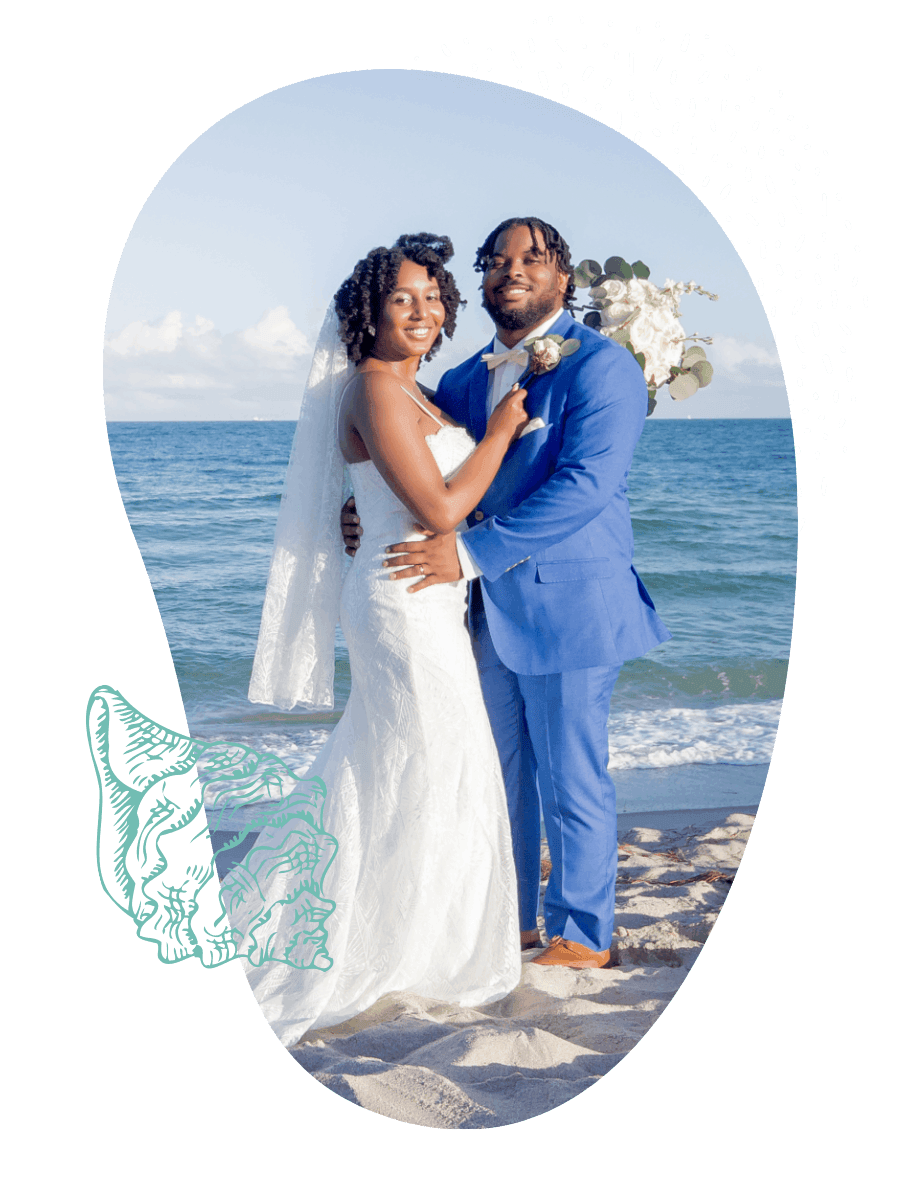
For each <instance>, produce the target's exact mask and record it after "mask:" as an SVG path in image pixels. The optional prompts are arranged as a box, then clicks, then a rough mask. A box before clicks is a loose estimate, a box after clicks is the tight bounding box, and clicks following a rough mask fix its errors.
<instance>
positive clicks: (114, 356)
mask: <svg viewBox="0 0 900 1200" xmlns="http://www.w3.org/2000/svg"><path fill="white" fill-rule="evenodd" d="M532 214H534V215H538V216H543V217H545V218H546V219H548V220H550V221H551V222H552V223H553V224H554V225H556V226H557V227H558V228H559V229H560V231H561V232H562V233H563V235H564V236H565V237H566V239H567V240H568V241H569V244H570V246H571V248H572V253H573V256H574V259H575V261H576V262H577V261H579V260H580V259H582V258H587V257H591V258H597V259H599V260H600V261H603V260H604V259H605V258H607V257H609V256H610V255H612V254H621V255H622V256H623V257H625V258H626V259H628V260H634V259H636V258H641V259H642V260H643V261H644V262H646V263H647V264H648V265H649V267H650V268H651V279H652V280H653V281H654V282H656V283H658V284H660V285H662V284H663V283H664V281H665V279H666V278H673V279H676V280H685V281H687V280H689V279H694V280H696V281H697V282H698V283H700V284H701V285H702V286H704V287H705V288H707V289H708V290H710V291H712V292H715V293H717V294H718V296H719V300H718V301H717V302H715V303H713V302H711V301H709V300H707V299H706V298H704V297H698V296H690V297H686V298H685V300H684V301H683V302H682V313H683V317H682V323H683V325H684V327H685V330H686V332H687V333H689V334H690V333H693V332H695V331H696V332H699V333H702V334H708V335H713V336H714V338H715V342H714V344H713V345H712V346H711V347H708V348H707V353H708V355H709V358H710V361H711V362H712V363H713V364H714V366H715V367H716V377H715V379H714V381H713V384H712V386H710V387H709V388H706V389H703V390H701V391H700V392H699V393H697V394H696V396H694V397H693V398H691V399H690V400H687V401H683V402H681V403H679V404H676V403H675V402H674V401H672V400H671V399H670V398H669V396H668V390H667V389H663V390H662V391H661V392H660V395H659V401H660V402H659V406H658V408H657V412H656V415H655V416H654V420H657V419H660V418H668V417H706V416H716V417H718V416H736V417H771V416H787V415H788V407H787V397H786V393H785V390H784V386H783V382H782V376H781V371H780V367H779V363H778V358H777V354H776V350H775V344H774V341H773V339H772V335H771V331H770V329H769V324H768V321H767V320H766V315H765V312H764V311H763V308H762V305H761V304H760V301H759V298H758V296H757V293H756V290H755V288H754V286H753V283H752V281H751V280H750V277H749V275H748V274H747V272H746V270H745V269H744V266H743V264H742V262H741V260H740V258H739V257H738V255H737V254H736V253H735V251H734V249H733V247H732V245H731V243H730V242H729V240H728V238H727V237H726V235H725V233H724V232H723V231H722V229H721V228H720V227H719V225H718V224H717V223H716V221H715V220H714V219H713V218H712V216H711V215H710V214H709V212H708V211H707V209H706V208H705V207H704V206H703V205H702V204H701V203H700V201H699V200H698V199H697V198H696V196H695V195H694V194H693V193H692V192H691V191H690V190H689V189H688V188H686V187H685V186H684V185H683V184H682V183H681V182H680V180H679V179H678V178H677V177H676V176H674V175H673V174H672V173H671V172H670V171H669V170H668V169H667V168H666V167H664V166H663V165H662V164H661V163H660V162H659V161H658V160H656V159H655V158H653V157H652V156H651V155H649V154H648V153H646V152H645V151H644V150H642V149H641V148H640V147H638V146H636V145H635V144H634V143H633V142H631V141H629V140H628V139H627V138H625V137H623V136H622V135H621V134H618V133H616V132H614V131H613V130H611V129H609V128H608V127H607V126H605V125H602V124H600V123H599V122H597V121H594V120H592V119H591V118H590V117H587V116H585V115H583V114H581V113H579V112H576V111H575V110H573V109H570V108H566V107H564V106H562V105H559V104H556V103H553V102H551V101H549V100H545V99H542V98H540V97H538V96H535V95H533V94H531V93H528V92H525V91H517V90H514V89H512V88H508V87H502V86H500V85H496V84H492V83H485V82H481V81H478V80H474V79H470V78H466V77H463V76H455V75H442V74H435V73H430V72H419V71H395V70H377V71H361V72H353V73H348V74H340V75H329V76H325V77H322V78H319V79H313V80H308V81H305V82H302V83H298V84H295V85H292V86H290V87H286V88H282V89H280V90H278V91H275V92H271V93H269V94H268V95H266V96H263V97H261V98H260V99H258V100H255V101H254V102H252V103H250V104H247V105H245V106H244V107H242V108H239V109H237V110H236V111H235V112H233V113H231V114H230V115H229V116H227V117H225V118H224V119H222V120H221V121H219V122H218V123H217V124H215V125H214V126H212V128H210V129H209V130H208V131H207V132H206V133H205V134H204V135H203V136H201V137H200V138H198V139H197V141H195V142H194V143H193V144H192V145H191V146H189V147H188V148H187V149H186V150H185V151H184V153H183V154H182V155H181V156H180V157H179V158H178V159H177V161H176V162H175V163H173V165H172V166H171V168H170V169H169V170H168V171H167V172H166V174H165V175H164V177H163V178H162V179H161V180H160V182H159V184H158V185H157V187H156V188H155V189H154V191H153V193H152V194H151V195H150V197H149V198H148V199H147V202H146V204H145V205H144V207H143V209H142V210H141V212H140V214H139V215H138V217H137V219H136V221H135V224H134V227H133V229H132V232H131V235H130V237H129V239H128V241H127V243H126V245H125V247H124V249H123V253H122V258H121V261H120V264H119V268H118V271H117V274H116V278H115V282H114V285H113V288H112V293H111V296H110V304H109V313H108V321H107V352H106V396H107V415H108V416H109V418H110V419H113V420H178V419H191V420H216V419H230V420H234V419H249V418H251V417H267V418H273V417H274V418H281V419H292V418H293V417H294V416H295V414H296V408H297V404H298V401H299V394H300V389H301V388H302V383H303V380H304V378H305V374H306V370H307V369H308V366H309V352H310V350H311V347H312V345H313V344H314V343H315V337H316V332H317V330H318V326H319V324H320V322H321V318H322V314H323V312H324V309H325V307H326V305H327V303H328V301H329V299H330V298H331V296H332V295H333V293H334V292H335V290H336V289H337V287H338V285H339V284H340V282H341V280H342V279H343V278H344V277H345V276H346V275H348V274H349V273H350V271H351V270H352V268H353V266H354V264H355V262H356V261H357V259H358V258H360V257H362V256H363V255H364V254H365V253H366V252H367V251H368V250H369V249H370V248H371V247H372V246H374V245H379V244H390V243H391V242H392V241H393V240H394V239H395V238H396V237H397V235H398V234H400V233H404V232H416V231H418V230H428V231H429V232H434V233H447V234H449V235H450V236H451V237H452V239H453V242H454V245H455V247H456V257H455V259H454V260H453V263H452V264H451V265H452V268H453V270H454V272H455V274H456V277H457V281H458V283H459V287H460V291H461V292H462V295H463V296H464V297H466V298H467V299H468V301H469V304H468V307H467V309H466V310H465V311H464V313H463V315H462V316H461V319H460V321H459V326H458V330H457V334H456V337H455V338H454V341H453V343H447V342H446V341H445V348H444V350H442V352H441V353H440V354H439V355H438V356H437V358H436V359H435V360H434V362H433V363H431V364H429V365H428V366H427V367H426V368H424V369H423V372H422V379H423V381H425V382H427V383H434V382H436V380H437V378H438V377H439V375H440V373H441V372H442V371H443V370H446V369H447V368H448V367H449V366H452V365H454V364H455V363H457V362H459V361H461V360H462V359H463V358H465V357H467V356H468V355H469V354H471V353H473V352H474V351H475V350H477V349H479V348H480V347H481V346H482V345H484V343H485V342H487V341H488V340H489V338H490V336H491V332H492V327H491V324H490V321H489V320H488V318H487V315H486V314H485V313H484V311H483V310H482V309H481V306H480V294H479V292H478V282H479V280H478V277H477V276H476V275H475V273H474V271H473V270H472V266H471V264H472V261H473V258H474V250H475V248H476V246H477V245H478V244H479V243H480V242H481V241H482V239H483V237H484V235H485V234H486V233H487V232H488V230H490V229H491V228H492V227H493V226H494V225H495V224H497V223H498V222H499V221H500V220H502V219H503V218H505V217H507V216H511V215H532ZM581 295H584V296H585V297H586V293H581Z"/></svg>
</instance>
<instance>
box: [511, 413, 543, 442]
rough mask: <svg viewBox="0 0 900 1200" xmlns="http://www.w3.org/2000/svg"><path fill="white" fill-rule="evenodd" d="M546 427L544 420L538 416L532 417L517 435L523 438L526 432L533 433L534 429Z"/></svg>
mask: <svg viewBox="0 0 900 1200" xmlns="http://www.w3.org/2000/svg"><path fill="white" fill-rule="evenodd" d="M546 428H547V426H546V423H545V422H544V421H542V420H541V418H540V417H532V418H531V420H530V421H529V422H528V424H527V425H526V426H525V428H524V429H523V430H522V432H521V433H520V434H519V437H520V438H523V437H524V436H525V434H526V433H534V431H535V430H536V429H546ZM516 440H518V439H516Z"/></svg>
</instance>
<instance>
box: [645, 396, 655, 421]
mask: <svg viewBox="0 0 900 1200" xmlns="http://www.w3.org/2000/svg"><path fill="white" fill-rule="evenodd" d="M654 408H656V392H648V393H647V416H648V417H652V416H653V410H654Z"/></svg>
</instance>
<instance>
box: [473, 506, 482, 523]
mask: <svg viewBox="0 0 900 1200" xmlns="http://www.w3.org/2000/svg"><path fill="white" fill-rule="evenodd" d="M475 520H476V521H483V520H484V513H483V512H482V511H481V509H480V508H476V509H475Z"/></svg>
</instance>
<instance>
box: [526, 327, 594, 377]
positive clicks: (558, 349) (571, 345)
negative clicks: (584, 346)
mask: <svg viewBox="0 0 900 1200" xmlns="http://www.w3.org/2000/svg"><path fill="white" fill-rule="evenodd" d="M524 348H525V349H526V350H527V351H528V369H527V370H526V372H525V374H524V376H523V377H522V378H521V379H520V380H519V383H518V386H519V387H524V386H525V384H526V383H528V382H529V381H530V380H531V377H532V375H546V374H547V373H548V372H549V371H554V370H555V369H556V368H557V367H558V366H559V364H560V362H561V361H562V360H563V359H564V358H568V357H569V355H570V354H574V353H575V351H576V350H580V349H581V342H580V341H579V340H578V338H564V337H561V336H560V334H558V333H547V334H544V336H543V337H539V338H530V339H529V340H528V341H527V342H525V345H524Z"/></svg>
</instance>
